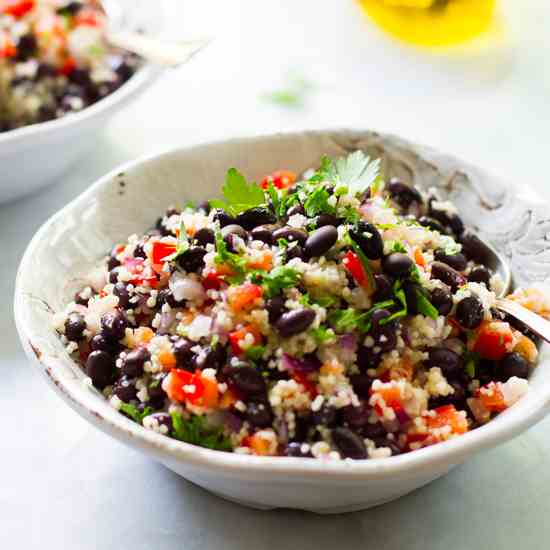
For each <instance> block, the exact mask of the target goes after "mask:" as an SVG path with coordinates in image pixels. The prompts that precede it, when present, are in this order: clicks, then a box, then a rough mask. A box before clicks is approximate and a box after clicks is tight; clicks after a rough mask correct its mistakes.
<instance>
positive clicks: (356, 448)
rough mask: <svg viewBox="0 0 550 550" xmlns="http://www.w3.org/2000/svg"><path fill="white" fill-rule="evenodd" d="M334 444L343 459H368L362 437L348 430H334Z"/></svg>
mask: <svg viewBox="0 0 550 550" xmlns="http://www.w3.org/2000/svg"><path fill="white" fill-rule="evenodd" d="M330 435H331V438H332V442H333V443H334V446H335V447H336V448H337V449H338V451H339V453H340V455H341V456H342V457H343V458H353V459H356V460H359V459H363V458H367V447H366V446H365V442H364V441H363V439H361V437H359V436H358V435H357V434H356V433H355V432H352V431H351V430H350V429H348V428H334V429H333V430H332V431H331V433H330Z"/></svg>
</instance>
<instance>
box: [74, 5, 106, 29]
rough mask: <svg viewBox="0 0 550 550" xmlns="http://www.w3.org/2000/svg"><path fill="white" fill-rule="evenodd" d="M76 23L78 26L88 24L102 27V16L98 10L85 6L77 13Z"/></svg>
mask: <svg viewBox="0 0 550 550" xmlns="http://www.w3.org/2000/svg"><path fill="white" fill-rule="evenodd" d="M74 23H75V25H77V26H79V25H86V26H88V27H100V26H101V17H100V15H99V13H98V12H97V11H95V10H93V9H86V8H85V9H83V10H80V11H79V12H78V13H77V14H76V16H75V18H74Z"/></svg>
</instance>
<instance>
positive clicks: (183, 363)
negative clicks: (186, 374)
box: [172, 338, 196, 371]
mask: <svg viewBox="0 0 550 550" xmlns="http://www.w3.org/2000/svg"><path fill="white" fill-rule="evenodd" d="M193 347H195V344H194V343H193V342H191V340H187V338H179V339H178V340H176V341H175V342H174V343H173V344H172V351H173V353H174V356H175V357H176V366H177V367H178V368H179V369H185V370H188V371H193V370H195V356H196V354H195V352H194V351H193V350H192V349H191V348H193Z"/></svg>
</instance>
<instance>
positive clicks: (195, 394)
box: [166, 369, 204, 404]
mask: <svg viewBox="0 0 550 550" xmlns="http://www.w3.org/2000/svg"><path fill="white" fill-rule="evenodd" d="M166 390H167V394H168V397H170V399H173V400H174V401H180V402H184V401H188V402H189V403H191V404H196V403H197V402H198V400H199V399H200V398H201V397H202V396H203V395H204V384H203V381H202V378H201V372H200V371H196V372H194V373H192V372H189V371H186V370H183V369H171V370H170V379H169V381H168V385H167V388H166Z"/></svg>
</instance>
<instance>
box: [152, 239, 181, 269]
mask: <svg viewBox="0 0 550 550" xmlns="http://www.w3.org/2000/svg"><path fill="white" fill-rule="evenodd" d="M175 251H176V244H175V243H163V242H160V241H157V242H155V243H153V251H152V253H151V259H152V261H153V263H154V264H161V263H162V262H163V261H166V260H165V258H167V257H168V256H171V255H172V254H174V252H175Z"/></svg>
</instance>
